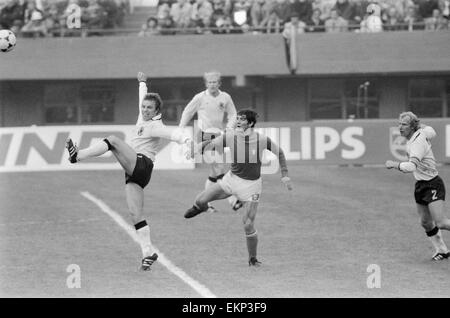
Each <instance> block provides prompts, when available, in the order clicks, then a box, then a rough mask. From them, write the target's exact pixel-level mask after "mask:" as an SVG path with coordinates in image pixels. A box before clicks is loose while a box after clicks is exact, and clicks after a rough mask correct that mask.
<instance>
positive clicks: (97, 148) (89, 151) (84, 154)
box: [77, 140, 108, 160]
mask: <svg viewBox="0 0 450 318" xmlns="http://www.w3.org/2000/svg"><path fill="white" fill-rule="evenodd" d="M107 151H108V145H107V144H106V142H104V141H103V140H102V141H99V142H97V143H95V144H93V145H92V146H90V147H88V148H85V149H80V150H78V155H77V158H78V160H83V159H86V158H92V157H98V156H101V155H103V154H104V153H105V152H107Z"/></svg>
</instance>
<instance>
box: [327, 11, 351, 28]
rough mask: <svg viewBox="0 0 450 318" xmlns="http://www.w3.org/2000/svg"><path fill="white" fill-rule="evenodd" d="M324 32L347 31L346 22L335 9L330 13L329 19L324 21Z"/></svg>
mask: <svg viewBox="0 0 450 318" xmlns="http://www.w3.org/2000/svg"><path fill="white" fill-rule="evenodd" d="M325 31H326V32H332V33H336V32H346V31H348V22H347V20H345V19H344V18H342V17H341V16H340V15H339V13H338V11H337V10H336V9H332V10H331V11H330V18H329V19H327V20H326V21H325Z"/></svg>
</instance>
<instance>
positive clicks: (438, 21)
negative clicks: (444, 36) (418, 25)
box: [425, 9, 447, 31]
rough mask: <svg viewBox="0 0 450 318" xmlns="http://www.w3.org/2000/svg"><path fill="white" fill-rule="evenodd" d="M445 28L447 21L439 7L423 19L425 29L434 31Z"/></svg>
mask: <svg viewBox="0 0 450 318" xmlns="http://www.w3.org/2000/svg"><path fill="white" fill-rule="evenodd" d="M446 28H447V21H446V20H445V19H444V17H443V16H442V13H441V11H440V10H439V9H434V10H433V13H432V16H431V17H430V18H427V19H426V20H425V30H429V31H436V30H444V29H446Z"/></svg>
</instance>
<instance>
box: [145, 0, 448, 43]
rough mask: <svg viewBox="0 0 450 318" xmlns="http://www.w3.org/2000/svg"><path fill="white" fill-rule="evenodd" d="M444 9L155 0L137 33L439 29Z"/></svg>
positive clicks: (416, 0) (394, 0) (386, 0)
mask: <svg viewBox="0 0 450 318" xmlns="http://www.w3.org/2000/svg"><path fill="white" fill-rule="evenodd" d="M373 3H376V4H377V5H376V6H374V7H378V9H376V8H374V9H371V7H370V5H371V4H373ZM368 7H369V9H368ZM449 11H450V0H376V1H367V0H160V1H159V5H158V10H157V13H156V14H155V16H152V17H149V19H148V21H147V23H146V24H144V25H143V26H142V30H141V32H140V33H139V35H140V36H150V35H155V34H175V33H177V34H180V33H199V34H202V33H249V32H251V33H282V32H283V30H284V29H285V28H284V26H285V24H286V23H291V20H292V21H293V22H292V23H294V24H295V25H296V26H297V29H298V32H300V33H302V32H344V31H354V32H381V31H384V30H385V31H394V30H409V31H412V30H439V29H448V28H449V16H450V13H449Z"/></svg>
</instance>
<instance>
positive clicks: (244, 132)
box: [236, 128, 253, 136]
mask: <svg viewBox="0 0 450 318" xmlns="http://www.w3.org/2000/svg"><path fill="white" fill-rule="evenodd" d="M236 132H237V133H238V134H240V135H242V136H250V135H251V134H252V133H253V128H247V130H245V131H244V130H243V129H240V128H236Z"/></svg>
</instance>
